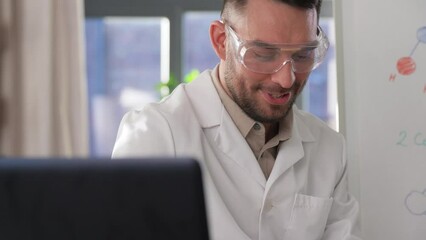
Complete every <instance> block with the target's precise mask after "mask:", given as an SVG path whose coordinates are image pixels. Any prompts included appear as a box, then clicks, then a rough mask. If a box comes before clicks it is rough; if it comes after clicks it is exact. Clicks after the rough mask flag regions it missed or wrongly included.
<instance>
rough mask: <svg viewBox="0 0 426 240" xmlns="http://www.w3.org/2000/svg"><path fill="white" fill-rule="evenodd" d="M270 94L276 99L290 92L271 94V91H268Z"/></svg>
mask: <svg viewBox="0 0 426 240" xmlns="http://www.w3.org/2000/svg"><path fill="white" fill-rule="evenodd" d="M268 94H269V96H271V97H272V98H275V99H278V98H282V97H284V96H285V95H286V94H288V93H283V94H271V93H268Z"/></svg>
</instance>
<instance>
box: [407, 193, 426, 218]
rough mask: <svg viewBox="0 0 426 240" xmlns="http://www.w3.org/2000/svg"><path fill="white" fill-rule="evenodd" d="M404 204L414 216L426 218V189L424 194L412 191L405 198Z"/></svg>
mask: <svg viewBox="0 0 426 240" xmlns="http://www.w3.org/2000/svg"><path fill="white" fill-rule="evenodd" d="M404 204H405V207H406V208H407V210H408V211H409V212H410V213H411V214H412V215H415V216H425V217H426V189H425V190H423V192H420V191H411V192H410V193H409V194H408V195H407V196H406V197H405V201H404Z"/></svg>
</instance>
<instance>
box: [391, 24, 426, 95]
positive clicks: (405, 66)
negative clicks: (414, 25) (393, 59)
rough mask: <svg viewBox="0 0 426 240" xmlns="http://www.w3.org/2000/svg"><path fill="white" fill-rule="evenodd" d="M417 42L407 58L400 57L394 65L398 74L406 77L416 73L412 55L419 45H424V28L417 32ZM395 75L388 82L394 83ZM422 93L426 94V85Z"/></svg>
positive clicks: (425, 39)
mask: <svg viewBox="0 0 426 240" xmlns="http://www.w3.org/2000/svg"><path fill="white" fill-rule="evenodd" d="M417 40H418V42H417V43H416V45H415V46H414V48H413V50H412V51H411V53H410V55H409V56H406V57H402V58H400V59H399V60H398V62H397V63H396V69H397V70H398V73H399V74H400V75H403V76H408V75H411V74H413V73H414V72H415V71H416V67H417V66H416V62H415V61H414V59H413V55H414V53H415V51H416V49H417V47H418V46H419V45H420V43H423V44H426V26H424V27H421V28H419V29H418V30H417ZM395 79H396V74H391V75H390V77H389V81H395ZM423 92H424V93H426V85H425V87H424V89H423Z"/></svg>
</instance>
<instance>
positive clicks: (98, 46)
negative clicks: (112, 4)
mask: <svg viewBox="0 0 426 240" xmlns="http://www.w3.org/2000/svg"><path fill="white" fill-rule="evenodd" d="M168 32H169V22H168V20H167V19H166V18H144V17H140V18H128V17H127V18H126V17H120V18H117V17H115V18H114V17H107V18H88V19H86V49H87V50H86V52H87V55H86V56H87V74H88V81H89V82H88V83H89V84H88V86H89V104H90V106H89V110H90V131H91V132H90V142H91V153H92V155H95V156H109V155H111V150H112V147H113V144H114V141H115V136H116V132H115V131H111V129H118V126H119V122H120V120H121V118H122V116H123V115H124V113H125V112H127V111H129V110H130V109H135V108H141V107H143V105H144V104H146V103H148V102H153V101H157V100H158V99H159V92H158V91H157V90H156V88H157V85H158V83H159V82H161V81H162V80H164V79H165V78H166V79H167V75H168V72H169V70H168V62H169V58H168V53H167V52H168V46H169V43H168V39H169V36H168ZM165 52H166V54H164V53H165Z"/></svg>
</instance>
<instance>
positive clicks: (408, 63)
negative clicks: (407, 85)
mask: <svg viewBox="0 0 426 240" xmlns="http://www.w3.org/2000/svg"><path fill="white" fill-rule="evenodd" d="M396 67H397V69H398V72H399V73H400V74H401V75H410V74H412V73H413V72H414V71H416V63H415V62H414V60H413V59H412V58H411V57H403V58H400V59H399V60H398V63H397V64H396Z"/></svg>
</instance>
